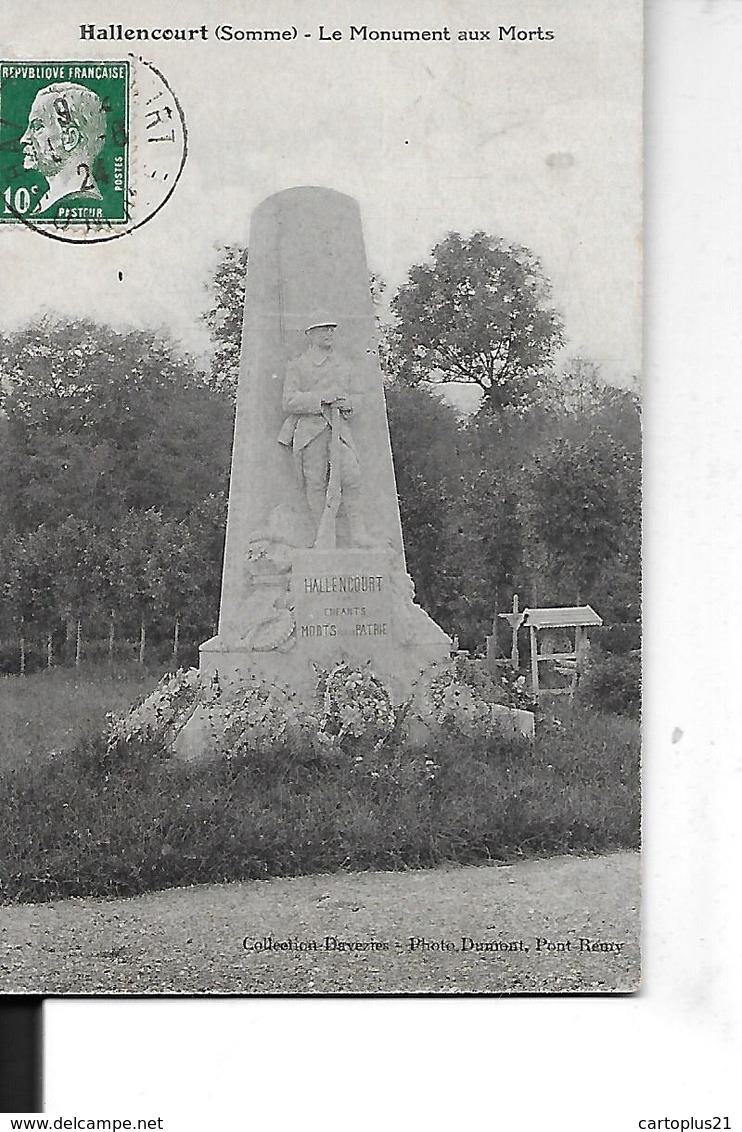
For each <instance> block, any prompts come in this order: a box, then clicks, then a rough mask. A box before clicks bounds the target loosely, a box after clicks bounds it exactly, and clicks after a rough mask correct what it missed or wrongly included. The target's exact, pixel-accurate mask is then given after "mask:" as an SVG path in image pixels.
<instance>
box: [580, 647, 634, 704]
mask: <svg viewBox="0 0 742 1132" xmlns="http://www.w3.org/2000/svg"><path fill="white" fill-rule="evenodd" d="M580 696H581V698H582V699H583V700H584V701H585V702H586V703H588V704H590V705H591V706H592V707H595V708H597V709H598V710H599V711H607V712H615V713H617V714H619V715H629V716H631V717H632V718H638V716H639V713H640V710H641V658H640V657H639V656H638V655H637V654H636V653H626V654H623V655H620V654H610V653H609V654H608V655H607V656H603V657H599V658H596V659H595V660H593V661H592V662H591V664H590V666H589V668H588V670H587V672H586V673H585V675H584V677H583V678H582V681H581V682H580Z"/></svg>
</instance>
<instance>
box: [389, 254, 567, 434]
mask: <svg viewBox="0 0 742 1132" xmlns="http://www.w3.org/2000/svg"><path fill="white" fill-rule="evenodd" d="M391 309H392V312H393V314H394V315H395V316H396V324H395V327H394V334H393V337H394V352H395V354H396V357H397V369H398V373H399V375H400V377H401V378H402V379H403V380H405V381H408V382H410V383H412V384H416V383H417V382H419V381H421V380H429V379H431V378H432V379H438V380H443V381H458V382H468V383H473V384H476V385H478V386H479V387H480V388H481V389H482V391H483V394H484V402H483V404H484V405H486V406H488V407H489V408H490V409H492V410H494V411H496V412H501V411H502V410H504V409H506V408H507V407H509V406H515V407H522V406H524V405H525V404H526V403H527V401H528V399H529V397H531V395H532V394H533V391H534V389H535V388H536V385H537V382H538V380H539V377H540V376H541V375H542V374H543V373H544V371H545V370H546V369H547V368H548V367H549V366H550V364H551V360H552V357H553V354H554V351H555V349H556V348H557V346H559V345H560V344H561V341H562V327H561V320H560V318H559V316H558V314H557V313H556V311H555V310H554V309H553V308H552V306H551V301H550V285H549V283H548V280H547V279H546V277H545V276H544V274H543V271H542V268H541V264H540V262H539V260H538V259H537V258H536V257H535V256H534V255H533V254H532V253H531V252H530V251H529V250H528V249H527V248H524V247H520V246H518V245H511V244H508V243H506V242H505V241H504V240H502V239H499V238H497V237H493V236H488V235H487V234H486V233H484V232H475V233H474V235H473V236H470V237H469V238H468V239H464V238H463V237H462V236H461V235H459V233H458V232H452V233H450V234H449V235H448V236H447V237H446V238H445V240H443V241H442V242H441V243H440V244H437V245H436V247H434V248H433V251H432V260H431V261H430V262H428V263H425V264H418V265H416V266H415V267H412V268H411V269H410V272H409V275H408V281H407V283H405V284H404V285H403V286H402V287H401V288H400V290H399V292H398V293H397V295H396V296H395V298H394V299H393V300H392V304H391Z"/></svg>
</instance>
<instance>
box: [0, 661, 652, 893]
mask: <svg viewBox="0 0 742 1132" xmlns="http://www.w3.org/2000/svg"><path fill="white" fill-rule="evenodd" d="M167 679H168V681H169V680H172V677H170V678H167ZM191 679H192V678H190V677H189V678H186V677H184V676H183V675H182V674H181V675H180V676H179V677H178V678H177V680H176V681H175V683H174V684H173V685H171V686H170V690H169V691H168V692H167V693H166V694H165V695H164V696H163V695H162V690H163V688H167V687H168V686H169V685H168V683H165V684H161V686H160V698H161V699H162V700H164V701H168V702H167V705H166V704H164V703H161V704H160V709H161V710H160V717H159V720H160V721H159V723H158V724H157V726H156V727H155V728H154V729H153V730H152V731H150V732H148V731H147V728H146V726H140V729H139V733H138V734H137V735H134V734H133V733H132V735H131V736H130V737H129V738H125V737H124V736H122V735H121V734H119V735H116V734H115V733H112V731H110V730H109V735H108V736H107V737H106V736H101V735H99V734H95V735H93V736H90V737H88V738H87V739H84V740H82V741H80V742H79V743H78V744H77V745H76V746H75V747H74V748H73V749H70V750H66V751H62V752H59V751H55V752H53V753H45V754H41V753H38V754H32V755H28V756H25V757H22V758H18V759H15V760H14V759H8V760H5V761H4V762H0V806H2V809H3V813H4V822H3V823H2V826H0V861H1V862H2V874H1V875H0V884H1V885H2V888H0V894H1V897H0V898H1V899H2V900H4V901H18V900H22V901H23V900H25V901H29V900H30V901H38V900H48V899H54V898H58V897H63V896H82V895H101V896H114V895H127V894H134V893H139V892H145V891H149V890H154V889H162V888H168V887H174V886H179V885H189V884H198V883H209V882H217V881H229V880H240V879H250V878H265V877H271V876H292V875H300V874H310V873H320V872H332V871H337V870H341V869H347V870H363V869H373V868H377V869H402V868H421V867H431V866H435V865H436V864H439V863H442V862H452V861H458V862H461V863H471V862H475V861H481V860H488V859H496V860H507V859H512V858H514V857H517V856H520V855H529V854H530V855H545V854H551V853H565V852H566V853H570V852H571V853H596V852H603V851H607V850H612V849H618V848H634V847H636V846H637V844H638V839H639V785H638V784H639V766H638V764H639V731H638V726H637V724H636V723H635V722H634V721H633V720H626V719H618V718H615V717H610V716H602V715H599V714H597V713H594V712H590V711H581V710H579V709H577V708H575V710H574V712H573V713H572V716H571V718H569V719H565V721H564V723H563V724H562V725H561V726H560V725H558V724H556V723H549V722H548V721H543V722H541V723H540V724H539V732H538V740H537V742H536V744H535V745H534V744H532V743H530V742H528V741H526V740H524V739H518V738H516V737H514V736H507V735H504V734H501V733H498V732H497V731H493V730H492V729H491V728H488V729H478V728H477V727H476V726H472V727H471V728H470V731H469V732H468V733H466V732H465V731H462V729H461V726H460V722H457V720H456V716H455V712H450V711H449V712H447V713H446V712H444V713H443V716H442V719H441V722H440V725H439V727H438V731H437V734H436V735H435V736H434V737H431V738H428V739H427V740H426V741H425V742H422V743H415V742H412V741H411V740H410V739H409V738H405V736H404V728H403V727H402V726H401V723H400V720H399V718H398V715H395V719H394V725H393V726H392V728H391V730H389V731H386V727H387V724H388V722H389V720H388V719H386V721H385V716H384V712H383V710H381V708H383V696H382V697H380V698H379V700H378V701H376V706H377V708H379V709H380V714H378V715H377V716H375V718H377V719H378V720H380V723H379V727H381V730H383V731H385V737H384V740H383V741H382V742H379V734H378V731H377V732H376V733H373V741H369V733H368V730H363V729H361V728H360V727H358V726H356V727H355V730H356V731H361V734H360V735H358V734H353V733H352V732H353V730H354V728H353V727H352V726H351V725H350V721H351V720H352V719H355V720H356V724H357V723H358V715H357V713H356V710H355V709H356V708H357V707H358V702H356V701H360V702H361V704H362V703H363V701H364V700H369V701H370V702H371V703H373V702H375V699H374V695H373V694H372V691H371V685H370V684H368V685H367V686H366V688H365V690H363V689H362V690H361V694H360V695H356V696H355V697H350V696H348V703H349V705H350V706H352V707H353V712H349V713H348V714H346V715H345V716H344V718H345V725H343V724H340V726H339V727H338V720H339V718H340V717H339V716H336V715H334V714H333V711H334V709H333V708H332V704H330V708H329V709H327V708H326V710H325V716H324V718H325V723H324V731H325V732H326V734H325V736H324V737H323V738H320V737H319V736H320V732H321V731H322V729H323V728H322V726H320V727H319V728H318V723H317V721H318V720H320V721H321V720H322V718H323V715H322V706H321V705H319V707H318V712H319V714H318V715H317V716H316V717H315V719H314V722H313V724H312V725H311V726H303V725H302V723H301V720H299V721H296V722H295V723H294V724H291V725H287V727H286V729H285V730H284V731H283V732H282V733H281V734H279V736H278V738H276V737H275V736H274V737H273V738H272V739H268V738H265V737H262V738H261V737H259V733H260V728H261V727H265V728H275V725H276V712H278V711H279V707H277V706H276V705H277V703H278V704H279V706H280V711H281V712H283V711H284V706H285V705H283V704H282V702H281V698H280V695H277V697H276V700H275V702H274V701H269V700H266V699H265V698H263V699H261V697H260V696H257V697H248V700H249V701H250V702H249V703H248V704H247V705H244V704H243V709H245V710H247V712H248V714H249V715H251V718H252V719H253V722H254V723H255V727H254V728H253V731H252V738H251V739H249V741H244V742H243V743H242V744H241V746H239V749H237V748H236V747H233V748H232V750H231V753H230V754H229V756H228V757H221V758H217V759H214V760H212V761H209V762H206V763H183V762H181V761H179V760H177V759H174V758H173V757H172V756H171V754H169V752H168V746H167V742H166V741H164V740H165V739H166V736H167V733H168V732H169V731H171V730H172V728H173V720H174V718H175V717H176V716H178V715H180V714H185V712H186V711H187V710H189V708H186V707H185V704H186V701H187V700H188V696H189V693H188V691H187V687H188V683H189V680H191ZM335 679H336V681H339V683H340V685H341V686H342V687H345V690H346V692H348V691H349V689H348V688H347V687H346V681H347V680H348V679H351V680H352V679H353V676H352V674H351V673H350V672H349V671H345V672H343V671H341V672H339V673H336V677H335ZM356 691H357V689H356ZM330 699H331V700H332V694H331V696H330ZM340 699H342V696H341V697H340ZM368 707H369V705H368V703H367V704H366V708H368ZM235 710H236V711H239V709H238V708H237V709H235ZM364 710H365V709H364ZM464 714H465V713H464ZM233 721H234V715H233ZM143 722H144V721H143V719H142V718H141V716H140V720H139V723H140V724H142V723H143ZM116 726H118V725H117V724H112V727H113V730H114V731H115V728H116ZM343 726H345V731H344V734H343V735H342V737H341V736H340V731H341V730H342V729H343ZM243 736H244V732H243Z"/></svg>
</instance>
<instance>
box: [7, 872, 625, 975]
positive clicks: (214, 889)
mask: <svg viewBox="0 0 742 1132" xmlns="http://www.w3.org/2000/svg"><path fill="white" fill-rule="evenodd" d="M639 886H640V881H639V857H638V855H637V854H634V853H615V854H611V855H609V856H604V857H590V858H584V857H552V858H549V859H547V860H529V861H524V862H521V863H517V864H513V865H499V864H497V865H496V864H493V865H475V866H467V867H458V866H451V867H448V868H440V869H431V870H425V871H411V872H397V873H377V872H370V873H355V874H348V873H342V874H334V875H331V876H329V875H328V876H311V877H297V878H294V879H290V880H268V881H250V882H246V883H239V884H223V885H204V886H199V887H193V888H179V889H171V890H169V891H167V892H157V893H148V894H147V895H144V896H139V897H135V898H133V899H128V900H88V899H86V900H82V899H74V900H60V901H56V902H54V903H51V904H33V905H28V904H27V905H17V906H12V907H7V906H6V907H4V908H2V909H0V989H2V991H4V992H5V993H16V994H23V993H35V994H46V995H49V994H78V995H79V994H127V993H132V994H230V995H234V994H354V993H355V994H359V993H360V994H369V993H377V994H431V993H434V994H440V993H448V994H452V993H453V994H462V993H464V994H465V993H480V994H481V993H490V994H507V993H515V992H533V991H546V992H567V991H572V992H603V991H632V990H636V989H637V987H638V983H639V969H640V959H639Z"/></svg>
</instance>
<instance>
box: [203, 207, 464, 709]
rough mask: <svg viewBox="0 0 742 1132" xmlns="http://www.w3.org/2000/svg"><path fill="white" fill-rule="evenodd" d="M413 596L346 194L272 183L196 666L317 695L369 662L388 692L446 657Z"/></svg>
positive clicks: (254, 243) (400, 693) (362, 270)
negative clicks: (217, 556)
mask: <svg viewBox="0 0 742 1132" xmlns="http://www.w3.org/2000/svg"><path fill="white" fill-rule="evenodd" d="M450 646H451V642H450V639H449V637H448V636H447V635H446V634H445V633H444V632H443V630H442V629H440V627H439V626H438V625H436V624H435V622H433V621H432V620H431V619H430V618H429V617H428V616H427V614H426V613H424V612H423V610H422V609H420V607H419V606H417V605H415V604H414V601H413V587H412V583H411V580H410V578H409V576H408V574H407V570H406V566H405V559H404V547H403V542H402V530H401V525H400V518H399V506H398V501H397V491H396V484H395V478H394V466H393V462H392V454H391V448H390V443H389V430H388V425H387V418H386V407H385V401H384V389H383V382H382V377H381V370H380V367H379V357H378V348H377V341H376V323H375V318H374V309H373V302H372V299H371V294H370V288H369V274H368V268H367V265H366V256H365V251H364V246H363V235H362V229H361V219H360V213H359V209H358V205H357V204H356V202H355V201H354V200H353V199H352V198H351V197H348V196H344V195H343V194H341V193H338V192H334V191H333V190H330V189H324V188H296V189H288V190H286V191H285V192H281V193H277V194H276V195H275V196H272V197H269V198H268V199H267V200H265V201H264V202H263V203H262V204H261V205H260V206H259V207H258V208H257V209H256V210H255V212H254V214H253V217H252V224H251V228H250V244H249V267H248V279H247V289H246V296H245V319H244V326H243V338H242V355H241V366H240V379H239V387H238V396H237V415H236V420H235V434H234V448H233V452H232V476H231V483H230V493H229V513H228V519H227V537H226V546H225V555H224V574H223V582H222V596H221V608H220V616H219V631H218V635H217V636H216V637H214V638H213V639H212V640H210V641H207V642H206V643H205V644H204V645H202V646H201V670H202V671H203V672H205V673H207V674H209V673H213V672H217V673H218V675H219V678H220V680H221V681H223V682H225V683H230V684H232V683H239V682H240V681H241V680H242V679H244V678H245V677H247V676H248V675H250V674H254V675H258V676H261V677H264V678H267V679H270V680H273V681H275V682H277V683H281V684H283V685H284V686H288V687H291V688H294V689H295V690H297V691H298V692H300V693H301V694H302V695H304V696H309V695H311V693H312V692H313V690H314V688H315V686H316V681H317V669H318V668H320V669H322V668H328V667H330V666H331V665H332V664H334V663H336V662H338V661H342V660H346V661H348V662H349V663H351V664H354V665H357V664H362V663H365V662H370V664H371V668H372V670H373V672H374V673H375V675H377V676H378V677H380V678H381V679H383V680H384V681H385V682H386V684H387V686H388V687H389V690H390V692H391V693H392V695H393V696H394V698H395V699H402V698H404V697H405V696H406V695H407V694H409V691H410V689H411V687H412V686H413V685H414V682H415V680H416V678H417V677H418V675H419V674H420V673H421V672H423V671H424V670H425V669H426V668H428V667H429V666H430V665H431V664H432V663H433V662H435V661H439V660H445V659H446V658H447V657H448V656H449V654H450Z"/></svg>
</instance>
